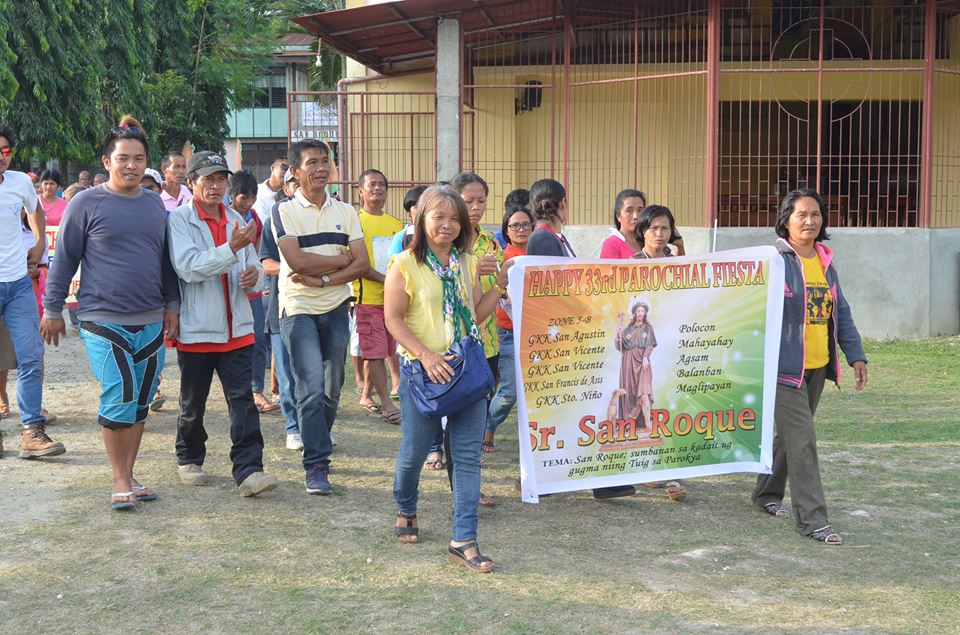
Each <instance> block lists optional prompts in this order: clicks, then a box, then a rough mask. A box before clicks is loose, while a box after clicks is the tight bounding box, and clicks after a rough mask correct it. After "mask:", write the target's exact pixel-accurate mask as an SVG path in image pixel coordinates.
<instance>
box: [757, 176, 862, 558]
mask: <svg viewBox="0 0 960 635" xmlns="http://www.w3.org/2000/svg"><path fill="white" fill-rule="evenodd" d="M825 208H826V205H825V204H824V202H823V199H822V198H821V197H820V195H819V194H818V193H817V192H816V191H814V190H812V189H799V190H794V191H792V192H790V193H789V194H787V196H786V197H785V198H784V199H783V202H782V203H781V204H780V215H779V218H778V219H777V225H776V232H777V236H779V237H780V238H779V240H777V244H776V247H777V249H778V250H779V252H780V254H781V255H782V256H783V262H784V268H785V284H784V297H783V329H782V331H781V337H780V365H779V369H778V372H777V382H778V383H777V398H776V409H775V413H774V422H775V428H776V432H775V436H774V440H773V473H772V474H761V475H759V477H758V478H757V486H756V488H754V490H753V495H752V497H751V498H752V500H753V503H754V504H755V505H757V506H758V507H760V508H761V509H762V510H763V511H765V512H766V513H768V514H770V515H771V516H776V517H779V518H786V517H789V516H790V512H789V511H788V510H787V508H786V507H785V506H784V505H783V494H784V489H785V487H786V485H787V480H788V479H789V481H790V498H791V501H792V503H793V512H794V514H795V515H796V523H797V530H798V531H799V532H800V533H802V534H803V535H805V536H807V537H809V538H813V539H814V540H818V541H820V542H823V543H825V544H828V545H839V544H842V543H843V538H842V537H841V536H840V534H838V533H837V532H836V531H834V530H833V528H831V527H830V524H829V523H828V522H827V502H826V498H825V497H824V493H823V485H822V484H821V482H820V464H819V461H818V459H817V438H816V433H815V431H814V422H813V417H814V414H816V411H817V404H818V403H819V401H820V394H821V393H822V392H823V385H824V382H825V381H826V380H828V379H829V380H831V381H833V382H839V379H840V359H839V355H838V353H837V347H838V346H839V348H840V350H842V351H843V353H844V355H845V356H846V358H847V363H849V364H850V365H851V366H852V367H853V369H854V374H855V376H856V386H855V388H856V390H863V388H864V387H865V386H866V384H867V357H866V355H865V354H864V352H863V345H862V344H861V341H860V333H859V332H858V331H857V327H856V325H855V324H854V322H853V317H852V315H851V313H850V305H849V304H847V301H846V299H845V298H844V297H843V292H842V291H841V290H840V281H839V279H838V277H837V270H836V269H835V268H834V266H833V262H832V261H833V252H832V251H831V250H830V249H828V248H827V247H826V246H824V245H823V241H824V240H826V239H827V238H829V236H828V235H827V215H826V214H824V213H823V212H822V210H824V209H825Z"/></svg>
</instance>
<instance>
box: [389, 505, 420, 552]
mask: <svg viewBox="0 0 960 635" xmlns="http://www.w3.org/2000/svg"><path fill="white" fill-rule="evenodd" d="M397 519H398V520H399V519H403V520H404V521H406V522H405V524H403V525H396V526H395V527H394V528H393V530H394V532H395V533H396V534H397V539H398V540H399V541H400V542H401V543H403V544H405V545H412V544H414V543H417V542H420V528H419V527H417V525H416V524H415V523H416V522H417V515H416V514H405V513H403V512H400V513H398V514H397Z"/></svg>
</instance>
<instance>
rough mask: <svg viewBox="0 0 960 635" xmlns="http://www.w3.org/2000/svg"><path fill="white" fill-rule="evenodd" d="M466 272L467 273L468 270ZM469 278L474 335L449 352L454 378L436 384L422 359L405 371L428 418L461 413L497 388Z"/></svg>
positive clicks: (414, 401)
mask: <svg viewBox="0 0 960 635" xmlns="http://www.w3.org/2000/svg"><path fill="white" fill-rule="evenodd" d="M463 270H464V272H465V270H466V267H464V268H463ZM469 277H470V276H469V275H464V276H463V278H464V280H465V281H467V285H466V286H467V298H468V306H469V307H470V315H471V316H472V317H473V325H471V329H470V334H469V335H466V336H464V337H463V339H461V340H460V341H459V342H454V343H453V344H452V345H451V346H450V348H449V349H448V350H447V352H446V355H448V356H449V355H453V356H454V358H453V359H452V360H451V361H449V362H448V363H449V364H450V366H451V367H452V368H453V378H452V379H450V381H448V382H447V383H445V384H438V383H435V382H434V381H433V380H431V379H430V376H429V375H427V372H426V371H425V370H424V369H423V365H422V364H421V363H420V361H419V360H414V361H412V362H410V363H408V364H404V365H403V368H402V372H403V373H404V374H405V375H406V376H407V379H408V381H409V384H410V396H411V397H412V398H413V403H414V405H416V407H417V410H419V411H420V414H422V415H423V416H424V417H430V418H434V417H445V416H447V415H451V414H453V413H455V412H460V411H461V410H463V409H464V408H466V407H467V406H470V405H473V404H474V403H476V402H477V401H479V400H480V399H484V398H485V397H486V396H487V394H488V393H489V392H490V391H491V390H492V389H493V371H491V370H490V364H489V363H487V356H486V354H485V353H484V352H483V344H482V343H481V342H480V340H479V338H478V335H479V333H478V331H477V324H476V322H477V315H476V312H475V311H474V308H473V285H472V284H470V282H469V280H468V279H469Z"/></svg>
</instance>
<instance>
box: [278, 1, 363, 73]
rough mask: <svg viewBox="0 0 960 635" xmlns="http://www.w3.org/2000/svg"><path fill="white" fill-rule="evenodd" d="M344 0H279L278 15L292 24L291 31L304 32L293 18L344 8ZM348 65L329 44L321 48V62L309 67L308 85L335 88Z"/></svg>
mask: <svg viewBox="0 0 960 635" xmlns="http://www.w3.org/2000/svg"><path fill="white" fill-rule="evenodd" d="M343 8H344V2H343V0H279V2H278V6H277V7H276V9H277V16H278V18H279V20H280V22H281V23H283V24H288V25H290V31H291V32H296V33H302V32H304V30H303V28H302V27H301V26H300V25H298V24H296V23H295V22H293V18H295V17H297V16H301V15H310V14H312V13H322V12H324V11H335V10H337V9H343ZM345 66H346V63H345V60H344V57H343V55H342V54H340V53H338V52H337V51H335V50H333V49H332V48H330V47H329V46H324V47H322V48H321V49H320V64H312V65H310V66H309V67H308V68H307V85H308V87H309V88H310V90H334V89H336V87H337V82H338V81H340V79H341V78H342V77H343V70H344V68H345Z"/></svg>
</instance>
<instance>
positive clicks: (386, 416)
mask: <svg viewBox="0 0 960 635" xmlns="http://www.w3.org/2000/svg"><path fill="white" fill-rule="evenodd" d="M380 418H381V419H383V420H384V421H385V422H386V423H389V424H392V425H399V424H400V411H399V410H394V411H393V412H385V413H383V414H382V415H380Z"/></svg>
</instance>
